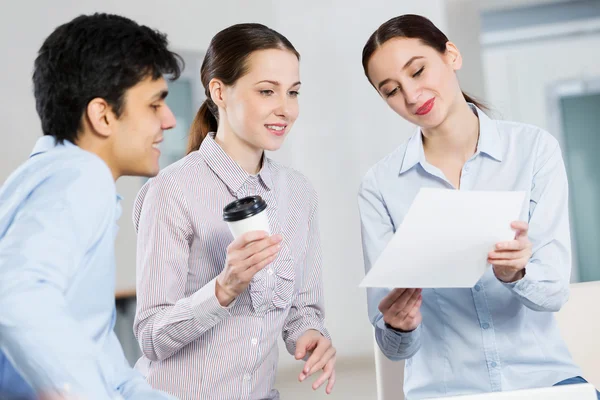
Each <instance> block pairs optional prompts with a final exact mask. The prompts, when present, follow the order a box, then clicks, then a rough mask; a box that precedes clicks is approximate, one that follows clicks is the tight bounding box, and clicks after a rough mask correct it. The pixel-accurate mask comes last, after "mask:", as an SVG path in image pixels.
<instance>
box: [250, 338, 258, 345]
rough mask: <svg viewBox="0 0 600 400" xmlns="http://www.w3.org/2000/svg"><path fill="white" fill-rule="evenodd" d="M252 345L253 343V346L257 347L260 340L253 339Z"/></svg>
mask: <svg viewBox="0 0 600 400" xmlns="http://www.w3.org/2000/svg"><path fill="white" fill-rule="evenodd" d="M250 343H252V346H256V345H257V344H258V339H257V338H252V340H251V341H250Z"/></svg>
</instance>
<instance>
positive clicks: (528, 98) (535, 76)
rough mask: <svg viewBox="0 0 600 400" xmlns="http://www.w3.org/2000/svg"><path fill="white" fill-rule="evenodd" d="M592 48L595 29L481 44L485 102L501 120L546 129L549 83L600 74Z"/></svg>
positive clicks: (599, 43)
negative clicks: (579, 34) (580, 34)
mask: <svg viewBox="0 0 600 400" xmlns="http://www.w3.org/2000/svg"><path fill="white" fill-rule="evenodd" d="M598 49H600V34H597V33H596V34H592V35H584V36H569V37H563V38H554V39H551V40H541V41H535V42H524V43H515V44H511V45H500V46H493V47H488V48H484V49H483V64H484V71H485V82H486V85H487V100H488V102H489V103H490V105H492V106H493V107H494V109H496V111H497V115H498V116H499V117H501V118H503V119H508V120H516V121H520V122H526V123H530V124H534V125H537V126H539V127H542V128H544V129H547V130H551V118H550V117H551V116H550V115H548V107H547V103H546V96H547V94H548V89H549V87H550V86H552V85H554V84H556V83H557V82H559V81H564V80H574V79H587V78H593V77H600V52H598ZM550 133H554V134H555V133H556V132H550Z"/></svg>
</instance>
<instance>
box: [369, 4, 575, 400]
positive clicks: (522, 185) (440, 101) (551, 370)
mask: <svg viewBox="0 0 600 400" xmlns="http://www.w3.org/2000/svg"><path fill="white" fill-rule="evenodd" d="M461 65H462V58H461V54H460V52H459V50H458V48H457V47H456V46H455V45H454V44H453V43H452V42H450V41H448V38H447V37H446V36H445V35H444V34H443V33H442V32H441V31H440V30H439V29H438V28H437V27H436V26H435V25H434V24H432V23H431V22H430V21H429V20H427V19H426V18H424V17H421V16H418V15H403V16H400V17H396V18H393V19H391V20H389V21H388V22H386V23H384V24H383V25H381V26H380V27H379V28H378V29H377V31H375V32H374V33H373V35H372V36H371V37H370V38H369V40H368V41H367V44H366V45H365V47H364V49H363V68H364V71H365V74H366V76H367V78H368V79H369V82H370V83H371V84H372V85H373V87H374V88H375V89H376V90H377V92H378V93H379V94H380V95H381V97H382V98H383V99H384V100H385V101H386V103H387V104H388V105H389V106H390V108H392V109H393V110H394V111H395V112H396V113H397V114H399V115H400V116H401V117H403V118H404V119H406V120H407V121H409V122H411V123H414V124H415V125H417V126H418V130H417V131H416V132H415V134H414V135H413V136H412V137H411V138H410V139H409V140H408V141H407V142H406V143H404V144H403V145H401V146H400V147H399V148H398V149H396V150H395V151H394V152H393V153H392V154H390V155H389V156H388V157H386V158H385V159H383V160H382V161H380V162H379V163H377V164H376V165H375V166H374V167H373V168H371V169H370V170H369V172H368V173H367V175H366V176H365V178H364V180H363V183H362V186H361V189H360V194H359V208H360V214H361V223H362V236H363V248H364V256H365V264H366V265H365V268H366V269H367V270H368V269H369V268H370V267H371V265H373V263H374V262H375V260H376V259H377V258H378V257H379V255H380V254H381V252H382V251H383V249H384V248H385V246H386V245H387V243H388V242H389V240H390V239H391V237H392V236H393V234H394V232H395V229H396V227H398V226H400V224H402V220H403V218H404V216H405V215H406V213H407V211H408V209H409V207H410V204H411V203H412V200H413V199H414V197H415V196H416V194H417V193H418V191H419V189H420V188H421V187H437V188H445V189H449V190H496V191H497V190H519V191H525V192H526V193H527V194H528V196H529V198H528V200H529V201H528V202H527V204H526V205H525V207H524V209H523V212H522V214H521V215H522V218H524V219H525V221H516V222H513V224H512V228H513V229H514V230H515V231H516V236H515V239H514V240H512V241H508V242H503V243H498V244H497V245H496V247H495V248H494V249H490V252H489V254H488V260H487V261H488V263H489V264H491V268H488V269H487V270H486V273H485V274H484V275H483V277H482V278H481V279H480V281H479V282H477V284H476V285H475V286H474V287H473V288H472V289H423V290H420V289H415V288H409V289H405V288H397V289H394V290H385V289H370V290H369V292H368V299H369V317H370V319H371V322H372V323H373V325H374V327H375V335H376V338H377V343H378V344H379V347H380V348H381V350H382V351H383V353H384V354H385V355H386V356H387V357H388V358H390V359H392V360H402V359H404V360H406V367H405V369H406V373H405V385H404V389H405V392H406V394H407V397H408V398H416V399H418V398H435V397H445V396H455V395H462V394H470V393H477V392H491V391H506V390H516V389H523V388H533V387H543V386H552V385H555V384H564V383H577V382H582V381H583V378H581V377H580V375H581V371H580V369H579V368H578V367H577V366H576V365H575V364H574V363H573V361H572V359H571V356H570V355H569V351H568V350H567V347H566V345H565V343H564V342H563V340H562V339H561V337H560V333H559V331H558V327H557V325H556V322H555V320H554V316H553V314H552V312H555V311H558V310H559V309H560V308H561V307H562V305H563V304H564V303H565V302H566V301H567V299H568V295H569V276H570V268H571V264H570V262H571V256H570V241H569V216H568V207H567V193H568V188H567V177H566V173H565V168H564V164H563V160H562V157H561V150H560V148H559V146H558V143H557V141H556V140H555V139H554V138H553V137H552V136H551V135H550V134H548V133H547V132H544V131H542V130H541V129H539V128H536V127H533V126H530V125H525V124H520V123H515V122H505V121H496V120H492V119H491V118H489V117H488V116H487V115H486V114H485V113H484V112H483V111H482V107H481V106H480V105H479V104H478V103H477V102H476V101H474V100H473V99H471V98H470V97H469V96H467V95H465V94H464V93H462V91H461V89H460V86H459V83H458V79H457V77H456V71H457V70H459V69H460V68H461ZM490 212H494V210H490ZM448 240H452V238H448ZM431 251H435V248H432V249H431ZM459 267H460V266H454V265H448V268H459Z"/></svg>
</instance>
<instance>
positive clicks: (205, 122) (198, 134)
mask: <svg viewBox="0 0 600 400" xmlns="http://www.w3.org/2000/svg"><path fill="white" fill-rule="evenodd" d="M208 102H212V100H210V99H206V100H204V103H202V105H201V106H200V109H199V110H198V112H197V113H196V117H195V118H194V121H193V122H192V126H191V127H190V133H189V137H188V145H187V154H190V153H191V152H193V151H196V150H198V149H199V148H200V144H202V141H203V140H204V138H205V137H206V135H208V133H209V132H216V131H217V128H218V126H219V125H218V121H217V118H216V117H215V115H214V114H213V113H212V111H211V110H210V108H209V106H208Z"/></svg>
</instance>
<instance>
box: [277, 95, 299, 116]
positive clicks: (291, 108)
mask: <svg viewBox="0 0 600 400" xmlns="http://www.w3.org/2000/svg"><path fill="white" fill-rule="evenodd" d="M297 111H298V102H297V100H296V99H290V98H288V96H282V100H281V101H280V102H279V104H278V105H277V108H276V109H275V115H277V116H278V117H280V118H283V119H285V120H286V121H288V120H290V119H293V115H294V114H295V113H297Z"/></svg>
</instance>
